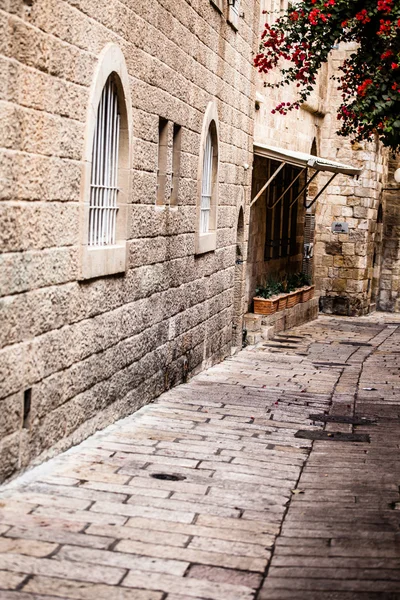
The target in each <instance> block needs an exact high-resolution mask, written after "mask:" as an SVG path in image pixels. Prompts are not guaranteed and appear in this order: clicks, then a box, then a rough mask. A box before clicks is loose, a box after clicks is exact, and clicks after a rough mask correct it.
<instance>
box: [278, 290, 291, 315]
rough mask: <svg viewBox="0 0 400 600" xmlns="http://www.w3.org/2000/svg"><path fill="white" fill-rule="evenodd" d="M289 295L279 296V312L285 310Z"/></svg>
mask: <svg viewBox="0 0 400 600" xmlns="http://www.w3.org/2000/svg"><path fill="white" fill-rule="evenodd" d="M288 295H289V294H281V295H280V296H278V311H280V310H285V308H286V306H287V299H288Z"/></svg>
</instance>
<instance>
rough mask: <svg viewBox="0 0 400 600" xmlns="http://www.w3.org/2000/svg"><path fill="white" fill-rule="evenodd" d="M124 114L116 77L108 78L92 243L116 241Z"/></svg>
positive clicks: (99, 130) (96, 151)
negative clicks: (120, 142) (120, 110)
mask: <svg viewBox="0 0 400 600" xmlns="http://www.w3.org/2000/svg"><path fill="white" fill-rule="evenodd" d="M120 121H121V116H120V113H119V107H118V92H117V87H116V85H115V83H114V81H113V76H112V75H110V77H109V78H108V79H107V83H106V85H105V86H104V88H103V93H102V95H101V99H100V104H99V107H98V109H97V120H96V128H95V132H94V141H93V152H92V177H91V181H90V207H89V232H88V236H89V239H88V243H89V246H110V245H113V244H115V229H116V222H117V219H116V217H117V211H118V206H117V196H118V154H119V137H120Z"/></svg>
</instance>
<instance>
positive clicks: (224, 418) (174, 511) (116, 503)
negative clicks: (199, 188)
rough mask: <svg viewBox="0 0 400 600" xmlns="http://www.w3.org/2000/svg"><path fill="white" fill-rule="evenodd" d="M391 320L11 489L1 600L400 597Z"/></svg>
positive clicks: (346, 331) (102, 439)
mask: <svg viewBox="0 0 400 600" xmlns="http://www.w3.org/2000/svg"><path fill="white" fill-rule="evenodd" d="M385 321H386V324H385ZM392 322H394V324H393V323H392ZM397 323H398V325H399V326H397ZM397 323H396V317H395V316H393V315H384V314H376V315H373V316H370V317H366V318H362V319H347V318H333V317H321V318H320V319H318V321H314V322H312V323H310V324H308V325H305V326H302V327H299V328H297V329H295V330H291V331H290V332H285V334H282V335H280V336H278V337H277V339H276V340H273V341H269V342H265V343H264V345H260V346H259V347H258V348H251V349H247V350H244V351H242V352H241V353H240V354H239V355H237V356H235V357H234V358H231V359H229V360H226V361H225V362H224V363H222V364H220V365H217V366H215V367H213V368H211V369H209V370H208V371H206V372H204V373H202V374H201V375H199V376H197V377H195V378H194V379H193V380H192V381H191V382H190V383H189V384H185V385H181V386H180V387H178V388H175V389H173V390H171V391H169V392H168V393H166V394H164V395H163V396H162V397H161V398H159V399H158V401H157V402H155V403H154V404H151V405H149V406H147V407H145V408H143V409H141V410H140V411H139V412H138V413H136V414H135V415H133V416H131V417H129V418H127V419H125V420H123V421H120V422H118V423H116V424H115V425H113V426H112V427H109V428H108V429H107V430H105V431H103V432H100V433H98V434H96V435H95V436H93V437H92V438H90V439H89V440H87V441H86V442H84V443H82V444H80V445H79V446H77V447H76V448H74V449H72V450H70V451H69V452H66V453H65V454H63V455H61V456H59V457H58V458H56V459H53V460H52V461H49V462H48V463H47V464H45V465H43V466H41V467H38V468H36V469H34V470H32V471H30V472H29V473H27V474H26V475H24V476H22V477H20V478H19V479H17V480H15V481H14V482H13V483H12V484H10V485H9V486H5V487H3V488H2V490H1V493H0V536H1V537H0V599H1V600H33V599H35V600H49V599H58V600H59V599H60V598H68V599H76V600H86V599H96V600H102V599H105V600H188V599H191V600H193V599H196V598H197V599H207V600H250V599H257V600H284V599H289V598H290V599H291V600H320V599H322V600H350V599H354V598H356V599H358V598H360V599H363V600H375V599H380V600H394V599H399V598H400V530H399V525H400V511H399V510H396V508H400V496H399V484H400V454H399V445H400V439H399V432H400V379H399V370H400V344H399V342H400V318H399V317H397ZM312 414H320V415H321V414H325V415H328V414H329V415H330V416H336V417H338V418H339V420H341V421H343V419H340V417H342V416H348V417H354V416H357V417H359V418H360V419H361V418H362V417H365V418H368V419H370V420H371V421H374V422H373V423H372V424H368V421H367V422H364V421H363V420H362V419H361V425H350V424H346V423H343V422H339V423H337V422H334V423H332V422H328V423H326V424H325V423H324V422H323V420H324V419H325V418H326V417H321V416H320V417H319V418H315V417H311V418H310V415H312ZM299 430H302V431H303V432H304V433H303V434H301V435H304V436H307V435H308V436H310V437H315V435H316V434H321V433H322V434H323V435H324V436H325V439H324V440H322V441H318V440H312V439H307V437H295V434H296V432H298V431H299ZM338 432H341V434H339V433H338ZM346 433H356V434H364V435H365V434H367V435H369V436H370V443H369V442H368V441H344V440H343V436H344V434H346ZM338 438H339V439H338ZM362 439H363V438H362ZM397 503H398V504H397Z"/></svg>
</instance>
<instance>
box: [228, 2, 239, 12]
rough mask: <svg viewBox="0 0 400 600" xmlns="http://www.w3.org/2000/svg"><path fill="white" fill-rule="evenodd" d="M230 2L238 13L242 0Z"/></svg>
mask: <svg viewBox="0 0 400 600" xmlns="http://www.w3.org/2000/svg"><path fill="white" fill-rule="evenodd" d="M229 4H230V7H231V9H232V10H233V12H234V13H236V14H237V15H238V14H239V4H240V0H231V1H230V3H229Z"/></svg>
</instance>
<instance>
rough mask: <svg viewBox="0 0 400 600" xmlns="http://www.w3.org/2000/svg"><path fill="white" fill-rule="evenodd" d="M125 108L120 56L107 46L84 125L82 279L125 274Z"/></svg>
mask: <svg viewBox="0 0 400 600" xmlns="http://www.w3.org/2000/svg"><path fill="white" fill-rule="evenodd" d="M131 106H132V104H131V100H130V93H129V79H128V73H127V69H126V65H125V59H124V56H123V54H122V52H121V50H120V48H119V47H118V46H117V45H116V44H108V45H107V46H106V47H105V48H104V50H103V52H102V53H101V55H100V58H99V61H98V64H97V68H96V71H95V74H94V78H93V84H92V87H91V91H90V101H89V107H88V114H87V123H86V133H85V153H84V171H83V182H82V207H83V217H82V226H81V232H82V233H81V240H82V252H81V278H82V279H89V278H93V277H102V276H105V275H111V274H115V273H121V272H124V271H125V270H126V266H127V248H126V239H127V217H128V202H129V189H130V153H131V148H130V140H131V137H132V136H131V129H132V127H131V123H132V118H131Z"/></svg>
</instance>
